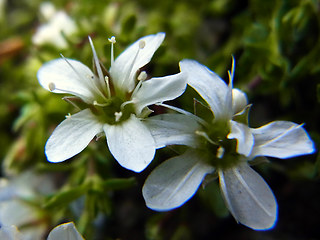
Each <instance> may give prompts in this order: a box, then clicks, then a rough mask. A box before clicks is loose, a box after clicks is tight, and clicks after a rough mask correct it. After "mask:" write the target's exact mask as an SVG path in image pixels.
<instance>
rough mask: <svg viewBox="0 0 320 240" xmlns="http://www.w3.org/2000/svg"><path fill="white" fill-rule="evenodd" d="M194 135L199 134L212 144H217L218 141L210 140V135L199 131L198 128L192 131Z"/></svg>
mask: <svg viewBox="0 0 320 240" xmlns="http://www.w3.org/2000/svg"><path fill="white" fill-rule="evenodd" d="M194 133H195V134H196V135H198V136H201V137H204V138H205V139H206V140H207V141H208V142H209V143H211V144H213V145H219V144H218V143H216V142H214V141H212V139H210V137H209V136H208V134H207V133H205V132H203V131H199V130H196V131H195V132H194Z"/></svg>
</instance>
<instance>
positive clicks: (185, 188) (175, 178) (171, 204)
mask: <svg viewBox="0 0 320 240" xmlns="http://www.w3.org/2000/svg"><path fill="white" fill-rule="evenodd" d="M202 160H203V159H202V157H201V155H200V154H198V153H197V152H195V151H191V150H190V151H187V152H185V153H184V154H182V155H180V156H177V157H174V158H171V159H169V160H167V161H165V162H164V163H162V164H161V165H159V166H158V167H157V168H155V169H154V170H153V171H152V172H151V174H150V175H149V177H148V178H147V180H146V182H145V184H144V186H143V189H142V194H143V197H144V199H145V201H146V204H147V206H148V207H149V208H151V209H153V210H157V211H166V210H170V209H173V208H177V207H179V206H181V205H182V204H184V203H185V202H186V201H188V200H189V199H190V198H191V197H192V196H193V195H194V194H195V192H196V191H197V189H198V187H199V185H200V184H201V182H202V180H203V178H204V177H205V175H206V174H208V173H211V172H212V171H213V168H212V167H211V166H209V165H207V164H206V163H204V162H202Z"/></svg>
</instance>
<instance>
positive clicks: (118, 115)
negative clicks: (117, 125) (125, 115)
mask: <svg viewBox="0 0 320 240" xmlns="http://www.w3.org/2000/svg"><path fill="white" fill-rule="evenodd" d="M114 116H115V119H116V122H119V121H120V118H121V117H122V112H115V113H114Z"/></svg>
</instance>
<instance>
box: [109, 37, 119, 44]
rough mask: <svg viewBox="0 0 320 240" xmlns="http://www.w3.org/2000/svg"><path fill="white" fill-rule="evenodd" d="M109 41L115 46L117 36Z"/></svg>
mask: <svg viewBox="0 0 320 240" xmlns="http://www.w3.org/2000/svg"><path fill="white" fill-rule="evenodd" d="M108 41H109V42H111V43H113V44H115V43H116V42H117V41H116V38H115V36H112V37H111V38H108Z"/></svg>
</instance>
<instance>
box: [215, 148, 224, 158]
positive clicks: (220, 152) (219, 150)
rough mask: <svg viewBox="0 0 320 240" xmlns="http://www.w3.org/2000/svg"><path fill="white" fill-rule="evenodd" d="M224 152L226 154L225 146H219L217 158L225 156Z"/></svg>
mask: <svg viewBox="0 0 320 240" xmlns="http://www.w3.org/2000/svg"><path fill="white" fill-rule="evenodd" d="M223 154H224V148H223V147H221V146H220V147H218V149H217V155H216V156H217V158H220V159H221V158H222V157H223Z"/></svg>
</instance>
